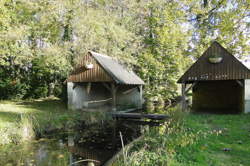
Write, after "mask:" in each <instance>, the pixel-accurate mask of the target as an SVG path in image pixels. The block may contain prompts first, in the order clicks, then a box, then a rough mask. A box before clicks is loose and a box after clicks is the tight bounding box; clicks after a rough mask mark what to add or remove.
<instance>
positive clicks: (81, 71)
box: [67, 53, 113, 82]
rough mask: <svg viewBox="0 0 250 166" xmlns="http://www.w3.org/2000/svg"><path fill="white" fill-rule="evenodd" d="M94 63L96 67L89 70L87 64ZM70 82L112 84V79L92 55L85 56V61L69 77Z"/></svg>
mask: <svg viewBox="0 0 250 166" xmlns="http://www.w3.org/2000/svg"><path fill="white" fill-rule="evenodd" d="M86 62H87V63H92V64H93V65H94V67H93V68H92V69H89V70H87V69H86V68H85V67H84V65H85V63H86ZM67 81H68V82H112V81H113V80H112V78H111V77H110V76H109V75H108V74H107V72H106V71H105V70H104V69H103V68H102V67H101V66H100V65H99V64H98V62H97V61H96V60H95V59H94V58H93V57H92V56H91V54H90V53H88V54H87V55H85V56H84V57H83V59H82V60H81V61H80V62H79V64H77V65H76V67H75V68H74V70H73V72H72V73H71V75H70V76H69V78H68V80H67Z"/></svg>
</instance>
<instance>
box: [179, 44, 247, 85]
mask: <svg viewBox="0 0 250 166" xmlns="http://www.w3.org/2000/svg"><path fill="white" fill-rule="evenodd" d="M214 54H218V55H220V56H221V57H222V58H223V59H222V62H220V63H217V64H213V63H211V62H209V60H208V59H209V57H210V56H212V55H214ZM249 78H250V70H249V69H248V68H247V67H246V66H244V65H243V64H242V63H241V62H240V61H239V60H238V59H237V58H235V57H234V56H233V55H232V54H231V53H229V52H228V51H227V50H226V49H225V48H223V47H222V46H221V45H220V44H219V43H217V42H214V43H213V44H212V45H211V46H210V47H209V48H208V49H207V50H206V51H205V52H204V53H203V55H202V56H201V57H200V58H199V59H198V60H197V61H196V62H195V63H194V64H193V65H192V66H191V67H190V68H189V69H188V70H187V72H186V73H184V75H183V76H182V77H181V78H180V79H179V80H178V83H192V82H196V81H208V80H240V79H249Z"/></svg>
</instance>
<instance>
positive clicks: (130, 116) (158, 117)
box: [111, 112, 169, 121]
mask: <svg viewBox="0 0 250 166" xmlns="http://www.w3.org/2000/svg"><path fill="white" fill-rule="evenodd" d="M111 115H112V117H113V118H115V119H148V120H152V121H155V120H166V119H168V118H169V116H167V115H164V114H143V113H122V112H112V113H111Z"/></svg>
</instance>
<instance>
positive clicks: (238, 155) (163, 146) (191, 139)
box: [114, 111, 250, 166]
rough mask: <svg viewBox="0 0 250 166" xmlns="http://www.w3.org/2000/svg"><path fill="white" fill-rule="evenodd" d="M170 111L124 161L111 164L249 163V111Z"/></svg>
mask: <svg viewBox="0 0 250 166" xmlns="http://www.w3.org/2000/svg"><path fill="white" fill-rule="evenodd" d="M174 112H176V113H174V114H176V115H174V114H173V116H174V119H172V120H171V121H169V122H166V123H165V124H164V125H162V126H161V127H159V128H151V129H150V130H149V131H148V132H146V133H145V136H144V138H143V139H142V140H141V141H139V142H137V143H136V144H135V145H134V146H133V148H132V149H131V150H129V152H127V153H128V156H126V159H127V160H128V161H126V162H124V161H123V159H122V158H120V159H119V160H118V161H117V162H116V163H115V164H114V165H119V166H125V165H130V166H139V165H140V166H152V165H158V166H229V165H230V166H249V165H250V114H238V115H218V114H194V113H180V111H174ZM124 163H126V164H124Z"/></svg>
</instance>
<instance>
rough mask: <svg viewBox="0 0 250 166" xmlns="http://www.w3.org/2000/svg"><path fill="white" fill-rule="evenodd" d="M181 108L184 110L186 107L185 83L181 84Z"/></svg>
mask: <svg viewBox="0 0 250 166" xmlns="http://www.w3.org/2000/svg"><path fill="white" fill-rule="evenodd" d="M181 95H182V96H181V97H182V98H181V109H182V110H183V111H185V110H186V109H187V103H186V84H185V83H184V84H181Z"/></svg>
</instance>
